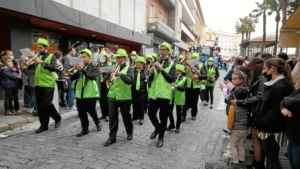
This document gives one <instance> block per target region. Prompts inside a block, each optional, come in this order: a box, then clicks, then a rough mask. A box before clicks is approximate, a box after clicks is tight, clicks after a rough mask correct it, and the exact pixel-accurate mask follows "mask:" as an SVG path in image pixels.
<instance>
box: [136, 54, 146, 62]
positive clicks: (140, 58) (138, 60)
mask: <svg viewBox="0 0 300 169" xmlns="http://www.w3.org/2000/svg"><path fill="white" fill-rule="evenodd" d="M136 62H141V63H144V64H146V59H145V58H144V57H142V56H137V58H136V60H135V63H136Z"/></svg>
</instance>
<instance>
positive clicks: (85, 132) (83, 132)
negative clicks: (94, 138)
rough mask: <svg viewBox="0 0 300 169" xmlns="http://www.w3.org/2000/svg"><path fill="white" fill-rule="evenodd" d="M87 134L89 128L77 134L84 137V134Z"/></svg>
mask: <svg viewBox="0 0 300 169" xmlns="http://www.w3.org/2000/svg"><path fill="white" fill-rule="evenodd" d="M87 134H89V131H88V130H87V131H81V132H80V133H78V134H76V137H82V136H84V135H87Z"/></svg>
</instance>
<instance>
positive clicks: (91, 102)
mask: <svg viewBox="0 0 300 169" xmlns="http://www.w3.org/2000/svg"><path fill="white" fill-rule="evenodd" d="M76 100H77V102H76V106H77V110H78V114H79V118H80V122H81V127H82V131H88V130H89V119H88V113H89V114H90V116H91V117H92V118H93V120H94V122H95V125H98V124H99V123H100V121H99V119H98V115H97V111H96V102H97V99H94V98H93V99H92V98H87V99H76Z"/></svg>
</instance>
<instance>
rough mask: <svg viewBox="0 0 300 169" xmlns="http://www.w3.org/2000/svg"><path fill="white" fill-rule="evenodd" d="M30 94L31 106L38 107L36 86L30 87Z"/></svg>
mask: <svg viewBox="0 0 300 169" xmlns="http://www.w3.org/2000/svg"><path fill="white" fill-rule="evenodd" d="M28 95H29V107H30V108H34V107H36V98H35V90H34V87H28Z"/></svg>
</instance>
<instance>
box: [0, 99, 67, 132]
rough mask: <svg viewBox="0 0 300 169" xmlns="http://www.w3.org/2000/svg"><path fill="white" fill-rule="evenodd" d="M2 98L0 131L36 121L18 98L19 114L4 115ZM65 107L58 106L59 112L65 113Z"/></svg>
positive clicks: (0, 102) (36, 118) (35, 117)
mask: <svg viewBox="0 0 300 169" xmlns="http://www.w3.org/2000/svg"><path fill="white" fill-rule="evenodd" d="M3 105H4V100H0V133H2V132H5V131H7V130H12V129H15V128H18V127H22V126H24V125H26V124H28V123H32V122H35V121H38V120H39V118H38V117H37V116H32V115H31V114H29V113H27V110H28V108H26V107H24V104H23V100H20V110H21V111H22V112H23V113H22V114H20V115H9V116H5V115H4V112H5V111H4V106H3ZM67 112H69V110H68V109H67V108H61V107H60V108H59V114H63V113H67Z"/></svg>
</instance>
